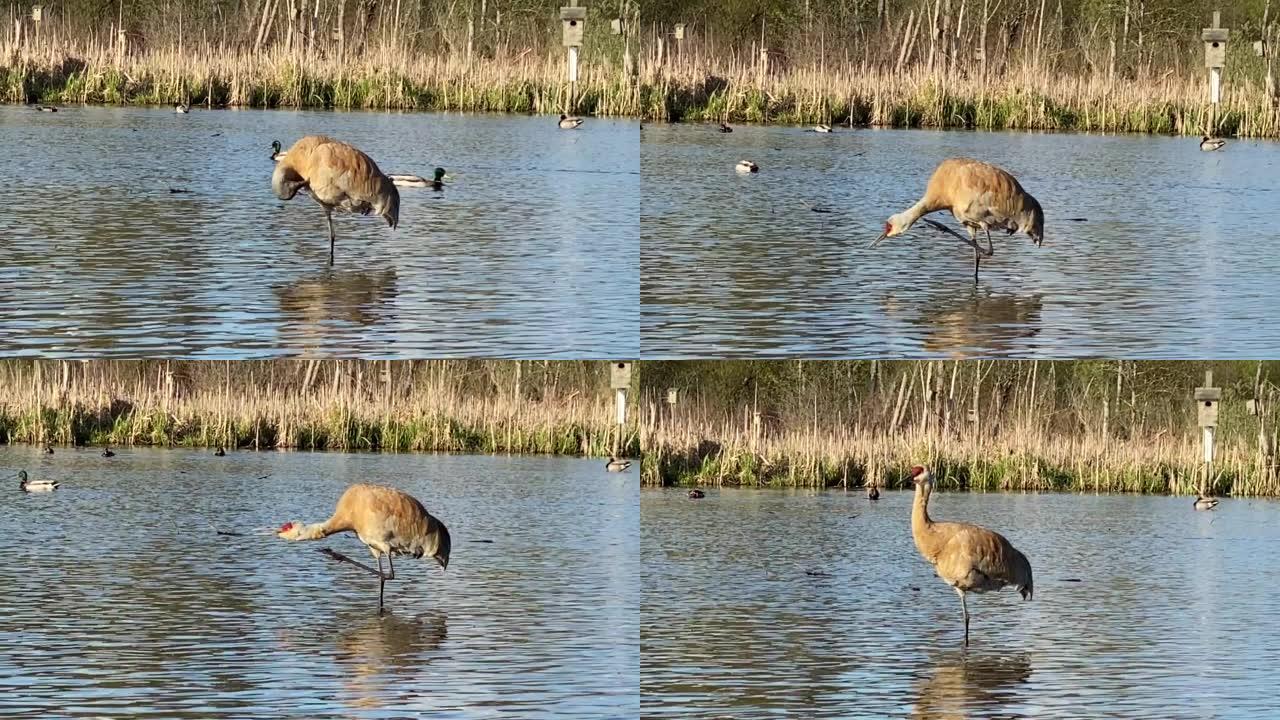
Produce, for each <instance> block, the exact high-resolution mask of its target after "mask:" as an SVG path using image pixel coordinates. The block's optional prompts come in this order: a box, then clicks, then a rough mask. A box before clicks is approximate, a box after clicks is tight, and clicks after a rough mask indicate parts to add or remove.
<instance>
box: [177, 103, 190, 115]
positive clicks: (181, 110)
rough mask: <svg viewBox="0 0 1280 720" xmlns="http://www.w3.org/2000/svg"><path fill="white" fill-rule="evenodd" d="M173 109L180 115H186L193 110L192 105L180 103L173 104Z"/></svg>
mask: <svg viewBox="0 0 1280 720" xmlns="http://www.w3.org/2000/svg"><path fill="white" fill-rule="evenodd" d="M173 111H174V112H176V113H178V114H179V115H186V114H187V113H189V112H191V106H190V105H183V104H182V103H178V104H177V105H174V106H173Z"/></svg>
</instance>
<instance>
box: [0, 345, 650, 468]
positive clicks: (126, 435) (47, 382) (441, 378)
mask: <svg viewBox="0 0 1280 720" xmlns="http://www.w3.org/2000/svg"><path fill="white" fill-rule="evenodd" d="M596 364H598V365H602V366H603V365H604V363H596ZM516 368H517V364H516V363H515V362H514V361H512V362H500V361H402V362H401V361H397V362H365V361H294V360H279V361H242V362H231V363H222V362H217V363H215V362H199V363H197V362H176V361H175V362H165V361H93V362H70V361H34V360H5V361H0V440H3V441H5V442H25V443H53V444H77V445H86V444H94V445H98V444H107V443H109V444H116V445H127V444H145V445H192V446H205V447H216V446H226V447H249V448H256V449H267V448H314V449H326V448H327V449H343V450H424V451H467V452H528V453H565V454H589V455H605V454H608V453H609V452H610V451H611V450H612V449H613V443H614V441H615V440H617V441H619V442H620V445H621V449H622V450H623V451H624V452H627V453H630V454H634V453H635V452H636V451H637V450H638V439H637V435H636V429H635V428H634V427H630V428H626V429H625V431H624V432H623V434H622V436H621V438H618V433H617V426H616V425H614V424H613V422H614V417H613V405H612V395H611V393H610V391H609V389H608V382H607V375H606V373H607V367H605V368H603V370H601V369H597V368H594V367H592V366H591V365H589V364H586V363H579V362H577V361H566V362H565V363H563V364H560V363H532V362H526V363H523V366H522V367H521V368H520V369H516ZM521 375H523V377H521Z"/></svg>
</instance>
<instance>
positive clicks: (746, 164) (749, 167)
mask: <svg viewBox="0 0 1280 720" xmlns="http://www.w3.org/2000/svg"><path fill="white" fill-rule="evenodd" d="M733 169H734V170H737V171H738V172H740V173H742V174H743V175H746V174H748V173H753V172H760V166H759V165H757V164H755V163H753V162H751V161H750V160H739V161H738V164H737V165H735V166H733Z"/></svg>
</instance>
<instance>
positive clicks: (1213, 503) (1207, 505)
mask: <svg viewBox="0 0 1280 720" xmlns="http://www.w3.org/2000/svg"><path fill="white" fill-rule="evenodd" d="M1191 507H1193V508H1195V509H1196V510H1212V509H1214V508H1216V507H1218V499H1217V498H1208V497H1205V496H1203V495H1198V496H1196V501H1195V502H1194V503H1192V504H1191Z"/></svg>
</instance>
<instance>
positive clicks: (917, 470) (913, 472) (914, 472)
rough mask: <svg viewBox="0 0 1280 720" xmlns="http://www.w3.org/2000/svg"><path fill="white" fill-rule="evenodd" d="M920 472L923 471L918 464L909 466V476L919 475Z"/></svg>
mask: <svg viewBox="0 0 1280 720" xmlns="http://www.w3.org/2000/svg"><path fill="white" fill-rule="evenodd" d="M922 472H924V468H923V467H920V466H919V465H916V466H915V467H913V468H911V477H919V475H920V473H922Z"/></svg>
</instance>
